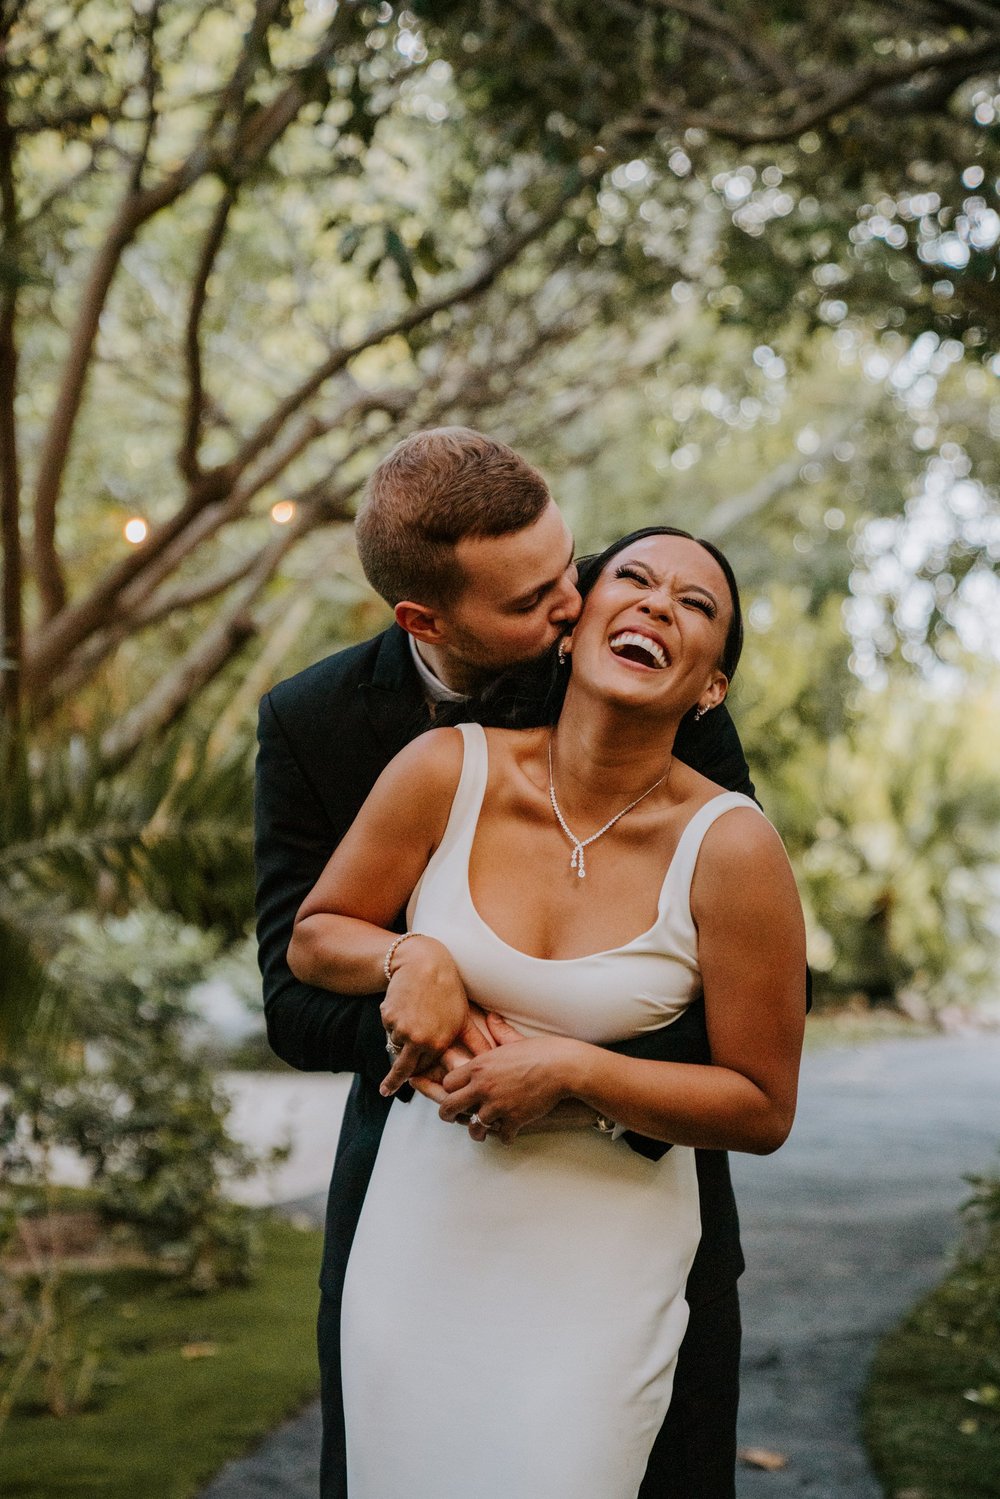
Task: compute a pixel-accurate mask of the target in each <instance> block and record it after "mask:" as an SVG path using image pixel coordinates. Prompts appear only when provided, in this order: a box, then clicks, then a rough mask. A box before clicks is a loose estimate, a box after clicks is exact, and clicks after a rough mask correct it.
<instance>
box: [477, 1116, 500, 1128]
mask: <svg viewBox="0 0 1000 1499" xmlns="http://www.w3.org/2000/svg"><path fill="white" fill-rule="evenodd" d="M469 1123H470V1124H478V1125H479V1127H480V1129H488V1130H497V1129H499V1128H500V1121H499V1120H497V1122H496V1123H495V1124H487V1123H486V1120H485V1119H480V1117H479V1115H478V1114H470V1115H469Z"/></svg>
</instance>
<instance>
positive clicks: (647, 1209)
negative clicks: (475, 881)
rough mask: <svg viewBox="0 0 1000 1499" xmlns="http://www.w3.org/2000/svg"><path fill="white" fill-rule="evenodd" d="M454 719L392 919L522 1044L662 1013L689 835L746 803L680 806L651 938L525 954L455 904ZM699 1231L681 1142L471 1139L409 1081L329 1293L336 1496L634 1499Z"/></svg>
mask: <svg viewBox="0 0 1000 1499" xmlns="http://www.w3.org/2000/svg"><path fill="white" fill-rule="evenodd" d="M461 729H462V734H463V737H464V741H465V757H464V763H463V768H462V775H461V779H460V782H459V785H458V789H457V791H456V793H455V799H454V803H453V806H452V810H451V815H450V818H449V821H448V826H447V829H446V832H445V836H444V838H443V840H442V842H441V844H440V847H439V848H438V849H437V851H436V852H435V854H434V856H433V858H432V859H431V861H430V863H429V864H428V866H427V869H426V870H425V872H424V874H423V876H422V878H421V881H420V884H419V885H418V887H417V889H416V890H415V891H414V893H413V896H412V898H411V900H410V904H409V907H408V912H407V916H408V925H409V927H410V928H412V929H413V930H415V931H420V932H426V933H428V934H430V935H432V936H434V937H437V938H438V939H439V940H440V941H442V942H443V943H444V944H445V946H446V947H447V948H448V949H449V951H450V952H451V953H452V955H453V956H454V958H455V961H456V963H457V965H458V968H459V971H460V972H461V975H462V978H463V980H464V982H465V985H466V988H467V990H468V992H469V995H470V997H471V998H472V999H473V1000H474V1001H475V1002H476V1003H477V1004H479V1005H481V1006H482V1007H483V1008H484V1009H491V1010H495V1011H498V1012H499V1013H501V1014H503V1015H506V1016H507V1018H508V1019H509V1020H510V1021H511V1022H512V1023H513V1024H514V1025H516V1026H517V1027H518V1028H519V1029H520V1030H522V1031H524V1032H525V1033H526V1034H529V1035H541V1034H545V1033H553V1034H558V1035H571V1036H576V1037H579V1038H580V1039H582V1040H586V1041H592V1042H599V1043H600V1042H603V1043H607V1042H611V1041H617V1040H622V1039H624V1038H625V1037H627V1036H633V1035H637V1034H639V1033H640V1032H643V1031H647V1030H651V1029H655V1028H658V1027H660V1026H665V1025H669V1024H670V1023H671V1021H673V1020H675V1019H676V1018H677V1017H678V1015H680V1014H681V1012H682V1011H683V1010H684V1009H685V1008H686V1006H687V1005H688V1004H689V1003H690V1002H691V1000H692V999H694V998H695V996H696V995H697V994H698V992H699V988H700V981H699V974H698V951H697V934H696V931H695V926H694V922H693V920H692V917H691V909H690V889H691V878H692V875H693V873H694V867H695V862H696V860H697V857H698V851H699V848H700V846H701V841H702V838H703V837H704V835H705V832H706V831H707V829H708V828H709V827H710V826H711V825H712V823H713V822H714V821H715V820H716V818H718V817H720V816H721V815H722V814H723V813H724V812H727V811H729V810H730V809H731V808H733V807H753V808H754V810H755V811H759V809H758V808H757V806H756V803H754V802H752V801H751V800H750V799H749V798H748V797H745V796H741V795H739V794H738V793H735V792H725V793H722V794H720V795H719V796H717V797H714V798H713V799H712V800H711V801H710V802H708V803H706V805H704V806H703V807H701V808H700V809H699V811H698V812H696V813H695V815H694V817H693V818H692V819H691V821H690V822H689V823H688V825H687V827H686V828H685V829H684V832H683V834H682V835H681V839H680V842H679V844H678V846H677V851H676V853H675V854H674V857H673V860H672V862H671V864H670V868H669V869H668V871H667V875H666V878H665V880H664V882H663V888H662V892H661V895H660V900H659V908H658V914H657V919H656V921H655V923H654V925H653V926H652V927H651V928H650V929H649V930H648V931H647V932H644V933H643V934H642V935H641V936H639V937H636V938H635V939H634V940H633V941H631V942H629V943H626V944H625V945H624V946H623V947H618V948H614V949H611V950H609V951H606V952H600V953H595V954H593V955H591V956H588V957H582V958H566V959H552V960H545V959H540V958H533V957H530V956H528V955H527V954H525V953H522V952H519V951H518V950H517V949H515V948H512V947H510V946H509V945H508V944H507V943H506V942H504V941H503V940H502V939H501V938H500V937H498V936H497V935H496V933H495V932H493V931H492V930H491V929H490V927H488V926H487V925H486V923H485V922H484V921H483V919H482V918H481V917H480V915H479V914H478V912H477V911H476V909H475V907H474V905H473V903H472V897H471V894H470V891H469V853H470V850H471V848H472V842H473V838H474V835H475V831H476V824H477V821H478V817H479V810H480V807H481V805H482V801H483V795H484V792H485V789H486V779H487V744H486V735H485V733H484V731H483V730H482V728H480V727H479V725H477V724H463V725H461ZM516 877H517V871H516V870H515V869H512V870H511V878H515V879H516ZM700 1232H701V1222H700V1216H699V1208H698V1182H697V1177H696V1172H695V1159H694V1152H693V1150H691V1149H688V1148H687V1147H682V1146H674V1148H673V1149H672V1150H669V1151H668V1152H667V1153H666V1154H665V1155H664V1156H663V1157H662V1158H661V1159H660V1160H659V1161H649V1160H646V1159H645V1158H644V1157H643V1156H640V1155H637V1154H636V1153H635V1152H634V1151H632V1150H631V1149H630V1148H629V1147H628V1145H627V1144H626V1143H625V1141H622V1140H617V1141H613V1140H612V1139H610V1137H608V1136H607V1135H600V1134H598V1133H597V1132H596V1131H593V1130H581V1131H565V1132H562V1133H555V1134H542V1135H527V1136H524V1137H521V1138H518V1139H516V1140H515V1141H514V1142H513V1144H511V1145H509V1146H505V1145H502V1144H500V1142H499V1141H496V1140H492V1139H487V1140H486V1141H485V1142H483V1143H481V1144H480V1143H476V1142H475V1141H473V1140H471V1139H470V1138H469V1135H468V1133H467V1131H466V1130H465V1129H464V1128H462V1127H461V1126H454V1125H446V1124H443V1123H442V1122H441V1120H440V1119H439V1118H438V1114H437V1107H436V1105H435V1104H433V1103H431V1102H430V1101H429V1100H427V1099H425V1098H423V1097H421V1096H420V1095H419V1094H418V1095H415V1096H414V1097H413V1099H412V1100H411V1102H410V1103H408V1104H407V1105H406V1106H405V1107H404V1106H402V1105H397V1106H395V1107H394V1108H392V1109H391V1110H390V1112H389V1117H388V1120H387V1122H386V1126H385V1132H384V1134H383V1136H382V1141H381V1145H380V1147H379V1154H378V1159H377V1161H376V1163H375V1168H374V1171H373V1174H372V1178H371V1182H370V1184H369V1187H368V1191H367V1194H366V1197H365V1202H364V1206H363V1208H362V1211H361V1216H360V1220H359V1223H358V1228H357V1233H356V1235H355V1238H354V1242H353V1245H352V1248H351V1254H350V1260H349V1264H348V1268H347V1274H346V1279H345V1286H344V1301H343V1315H342V1323H341V1340H342V1348H341V1353H342V1367H343V1379H344V1408H345V1417H346V1428H347V1467H348V1491H349V1494H350V1499H471V1496H474V1499H635V1496H636V1494H637V1493H638V1490H639V1485H640V1483H641V1482H642V1478H643V1474H644V1472H645V1468H646V1461H647V1458H648V1455H649V1450H650V1448H651V1446H652V1444H653V1439H654V1438H655V1436H656V1434H657V1432H658V1431H659V1429H660V1426H661V1425H662V1423H663V1418H664V1415H665V1414H666V1410H667V1406H668V1405H669V1403H670V1391H671V1385H672V1382H673V1374H674V1366H675V1363H676V1359H677V1350H678V1348H679V1347H680V1343H681V1339H682V1337H683V1336H684V1329H685V1327H686V1325H687V1316H688V1309H687V1303H686V1302H685V1300H684V1288H685V1283H686V1281H687V1276H688V1271H689V1269H690V1267H691V1262H692V1260H693V1258H694V1254H695V1250H696V1249H697V1247H698V1240H699V1236H700Z"/></svg>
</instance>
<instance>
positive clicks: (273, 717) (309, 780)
mask: <svg viewBox="0 0 1000 1499" xmlns="http://www.w3.org/2000/svg"><path fill="white" fill-rule="evenodd" d="M429 726H430V717H429V713H428V710H427V707H426V704H425V702H424V699H423V695H422V691H421V686H420V681H419V678H418V676H417V673H416V670H415V668H414V665H413V660H412V657H411V654H410V649H409V644H408V639H407V636H406V635H405V633H404V632H403V631H402V630H400V629H399V628H398V627H397V626H395V625H393V626H391V627H390V628H389V629H388V630H387V631H385V632H384V633H383V634H382V635H378V636H376V637H375V638H374V639H372V640H368V641H365V642H364V643H363V644H361V645H357V646H353V647H350V648H349V649H347V650H344V651H341V652H339V653H338V654H337V655H334V656H330V657H327V659H326V660H324V661H320V662H318V663H317V665H315V666H312V667H309V668H308V669H307V670H306V671H304V672H301V673H299V675H297V676H295V677H292V678H290V679H289V680H288V681H285V682H281V683H279V685H278V686H277V687H275V688H274V689H273V690H272V691H271V692H270V693H269V694H268V695H267V696H266V697H265V698H264V699H263V701H262V702H261V705H260V720H259V731H258V739H259V754H258V759H257V777H256V815H255V824H256V826H255V834H256V840H255V841H256V862H257V908H258V927H257V933H258V941H259V952H260V963H261V971H262V974H263V980H264V1007H265V1012H266V1016H267V1030H268V1039H269V1041H270V1043H271V1046H272V1047H273V1049H274V1050H275V1051H276V1052H277V1054H278V1056H280V1057H282V1058H283V1059H284V1060H285V1061H286V1062H289V1063H290V1064H291V1065H292V1066H293V1067H298V1068H301V1069H304V1070H306V1071H331V1072H345V1071H346V1072H354V1073H355V1074H357V1075H356V1078H355V1082H354V1085H353V1087H352V1090H351V1095H350V1098H349V1100H348V1104H347V1108H346V1111H345V1115H344V1123H343V1128H342V1131H341V1137H340V1143H339V1146H338V1152H337V1159H336V1163H335V1166H334V1172H333V1179H332V1181H331V1186H330V1197H329V1204H328V1211H327V1223H326V1240H325V1246H324V1255H323V1269H322V1274H321V1285H322V1287H323V1289H324V1291H326V1292H327V1293H328V1294H330V1295H333V1296H339V1292H340V1288H341V1284H342V1280H343V1274H344V1271H345V1268H346V1264H347V1257H348V1254H349V1251H350V1246H351V1240H352V1238H353V1235H354V1229H355V1226H356V1224H357V1220H358V1214H359V1213H360V1209H361V1205H362V1203H363V1201H364V1193H365V1189H366V1187H367V1183H368V1178H369V1175H370V1172H371V1169H372V1166H373V1164H374V1160H375V1156H376V1154H377V1151H378V1144H379V1139H380V1137H381V1132H382V1128H383V1125H384V1123H385V1118H386V1115H387V1113H388V1110H389V1108H390V1107H391V1106H392V1100H388V1099H384V1098H382V1096H381V1094H380V1093H379V1091H378V1085H379V1083H380V1082H381V1080H382V1078H383V1077H384V1075H385V1072H386V1069H387V1065H388V1064H387V1058H386V1051H385V1033H384V1031H383V1029H382V1024H381V1020H380V1018H379V1011H378V1004H377V1001H376V998H375V997H372V996H369V995H336V994H331V993H330V992H329V991H327V990H325V989H314V988H311V987H309V986H308V985H306V984H302V983H300V982H299V981H298V980H297V979H296V978H295V977H294V976H293V975H292V973H291V971H290V970H289V968H288V964H287V962H286V957H285V955H286V952H287V948H288V942H289V938H290V936H291V930H292V924H293V921H294V918H295V913H296V911H297V910H298V907H299V905H300V904H301V902H302V900H303V899H304V898H305V896H306V895H307V893H308V892H309V890H310V889H311V888H312V886H313V885H314V884H315V882H316V880H317V878H318V877H319V874H320V872H321V870H322V869H323V866H324V864H325V863H326V861H327V859H328V858H329V856H330V853H331V852H332V850H333V849H334V847H335V846H336V845H337V843H338V842H339V841H340V839H341V838H342V837H343V835H344V833H345V832H346V831H347V829H348V827H349V826H350V824H351V823H352V821H353V820H354V818H355V816H356V815H357V813H358V811H359V809H360V807H361V804H362V803H363V802H364V800H365V798H366V797H367V795H368V793H369V791H370V790H371V788H372V786H373V785H374V783H375V781H376V780H377V778H378V776H379V774H380V773H381V771H382V770H383V769H384V767H385V766H386V764H388V762H389V760H390V759H392V757H393V756H394V755H395V754H396V753H397V752H398V751H399V750H400V749H402V748H403V746H404V745H405V744H407V743H408V742H409V741H410V740H411V739H412V738H414V737H415V736H416V735H417V734H419V733H421V732H422V731H423V730H424V729H426V728H428V727H429ZM674 749H675V753H676V754H677V755H678V756H679V757H680V758H681V759H682V760H685V761H686V762H687V763H688V764H690V765H692V766H693V767H694V768H695V769H696V770H699V771H700V772H701V773H702V774H703V775H706V776H708V777H709V779H711V780H713V781H716V782H717V783H718V784H719V785H720V786H723V787H725V788H726V789H727V790H731V791H741V792H743V793H745V794H746V795H748V796H752V795H753V785H752V783H751V781H750V777H749V772H748V770H747V765H746V760H745V759H744V756H743V751H742V748H741V746H740V742H739V738H738V736H737V733H736V730H735V728H734V726H733V723H732V719H731V718H730V716H729V713H728V711H727V709H726V708H725V706H724V705H723V706H722V707H720V708H717V709H716V710H715V711H714V712H712V713H711V714H709V715H707V717H706V718H704V719H703V720H702V721H701V722H700V723H698V724H697V725H694V724H691V725H688V724H687V723H685V724H683V725H682V726H681V730H680V732H679V733H678V737H677V741H676V743H675V746H674ZM615 1049H616V1050H620V1051H623V1052H625V1053H627V1054H628V1055H630V1056H643V1057H651V1058H653V1059H656V1060H671V1061H672V1060H677V1061H689V1062H708V1061H709V1060H710V1052H709V1046H708V1037H707V1032H706V1029H705V1016H704V1007H703V1005H702V1004H701V1002H700V1001H698V1002H696V1003H695V1004H693V1005H692V1006H690V1008H689V1009H688V1010H687V1011H686V1012H685V1014H684V1015H682V1016H681V1017H680V1018H679V1019H678V1020H677V1021H675V1022H674V1023H673V1024H672V1025H670V1026H667V1027H665V1028H664V1029H662V1030H658V1031H652V1032H649V1033H648V1034H646V1035H643V1036H641V1037H638V1038H636V1039H634V1040H631V1041H628V1042H623V1043H620V1044H619V1045H618V1046H617V1047H616V1048H615ZM408 1096H409V1094H408V1091H407V1090H404V1092H402V1093H401V1094H400V1095H399V1097H400V1099H401V1100H402V1101H403V1102H405V1101H406V1099H407V1098H408ZM625 1138H626V1139H627V1141H628V1143H629V1144H630V1145H631V1147H632V1148H633V1149H636V1150H639V1151H640V1152H642V1153H643V1154H645V1155H647V1156H650V1157H653V1158H656V1157H658V1156H660V1155H662V1154H663V1152H664V1151H665V1150H667V1149H669V1148H670V1147H669V1146H666V1145H664V1144H662V1143H661V1142H659V1141H653V1140H646V1139H644V1138H643V1137H642V1136H638V1135H633V1134H631V1133H630V1134H628V1135H626V1137H625ZM697 1163H698V1178H699V1187H700V1192H701V1206H702V1241H701V1246H700V1248H699V1251H698V1255H697V1258H696V1260H695V1263H694V1266H693V1268H692V1271H691V1277H690V1279H689V1282H688V1299H689V1301H691V1302H692V1304H697V1303H698V1302H700V1301H703V1300H707V1299H710V1298H711V1297H712V1296H713V1295H716V1294H718V1293H719V1291H720V1290H724V1289H725V1288H726V1287H728V1286H729V1285H731V1284H732V1283H733V1282H734V1281H735V1280H736V1278H737V1277H738V1276H739V1274H740V1272H741V1270H742V1268H743V1259H742V1254H741V1250H740V1243H739V1224H738V1220H737V1216H736V1207H735V1202H734V1199H733V1193H732V1187H731V1184H730V1180H729V1168H728V1161H727V1157H726V1155H725V1154H724V1153H723V1152H721V1151H698V1152H697Z"/></svg>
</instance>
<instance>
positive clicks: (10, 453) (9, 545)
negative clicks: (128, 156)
mask: <svg viewBox="0 0 1000 1499" xmlns="http://www.w3.org/2000/svg"><path fill="white" fill-rule="evenodd" d="M14 151H15V135H14V132H13V130H12V129H11V127H10V123H9V120H8V117H7V73H6V69H5V68H3V64H2V59H0V222H2V224H3V237H4V247H5V250H6V253H7V256H8V257H9V258H10V259H11V260H12V261H15V262H16V256H17V251H18V245H19V241H20V232H19V229H20V226H19V223H18V206H17V197H16V190H15V186H14ZM17 297H18V284H17V277H16V274H15V266H11V274H10V275H9V276H8V277H7V278H6V279H5V282H4V284H3V287H2V291H0V539H2V541H3V562H2V567H3V577H2V583H0V609H2V620H3V635H2V638H0V713H2V715H3V716H4V717H5V718H6V719H7V720H8V722H9V723H12V724H14V725H16V723H17V720H18V718H19V716H20V706H21V658H22V655H23V651H24V620H23V609H24V580H23V564H22V553H21V476H20V469H19V464H18V453H17V418H16V415H15V398H16V395H17V341H16V337H15V329H16V326H17Z"/></svg>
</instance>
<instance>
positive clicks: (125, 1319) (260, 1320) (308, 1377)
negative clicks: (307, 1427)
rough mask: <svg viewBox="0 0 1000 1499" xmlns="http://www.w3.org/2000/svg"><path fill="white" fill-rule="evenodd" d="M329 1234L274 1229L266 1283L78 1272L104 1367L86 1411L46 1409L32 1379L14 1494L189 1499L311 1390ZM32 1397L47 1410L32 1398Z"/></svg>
mask: <svg viewBox="0 0 1000 1499" xmlns="http://www.w3.org/2000/svg"><path fill="white" fill-rule="evenodd" d="M320 1245H321V1235H320V1234H319V1233H318V1232H314V1231H311V1230H310V1231H303V1230H301V1229H298V1228H295V1227H293V1226H292V1225H291V1224H288V1223H285V1222H282V1221H280V1220H274V1221H265V1222H264V1223H263V1225H262V1252H261V1256H260V1264H259V1271H258V1275H257V1278H256V1280H255V1283H254V1284H253V1285H252V1286H250V1287H248V1288H246V1289H234V1290H226V1291H221V1292H218V1293H216V1294H214V1295H210V1296H201V1297H195V1296H182V1295H179V1294H178V1293H177V1291H176V1289H175V1288H174V1287H173V1286H171V1285H169V1284H168V1283H166V1282H164V1281H163V1279H161V1278H160V1277H158V1276H156V1275H154V1274H152V1273H150V1272H146V1271H135V1270H132V1271H126V1270H119V1271H114V1272H103V1273H101V1274H99V1275H93V1274H87V1275H82V1276H80V1277H79V1278H77V1279H76V1280H75V1282H74V1284H73V1286H72V1288H71V1289H72V1291H79V1293H80V1300H81V1302H82V1307H81V1311H80V1313H79V1335H80V1337H81V1338H86V1336H87V1335H89V1334H95V1335H96V1336H97V1338H98V1339H99V1342H100V1346H101V1349H102V1357H101V1365H102V1370H103V1371H105V1373H106V1374H107V1375H108V1376H110V1377H109V1378H107V1379H106V1380H104V1381H102V1382H101V1383H100V1384H99V1385H98V1386H97V1388H96V1392H95V1398H94V1405H93V1408H92V1409H90V1410H87V1411H85V1412H84V1413H83V1414H80V1415H75V1416H69V1417H65V1418H63V1419H57V1418H56V1417H53V1416H51V1415H47V1414H39V1413H38V1394H39V1391H38V1387H37V1386H35V1388H34V1389H32V1388H31V1387H30V1386H29V1387H28V1389H27V1391H26V1392H25V1399H24V1401H23V1402H22V1403H21V1405H20V1406H19V1407H18V1409H17V1410H16V1411H15V1415H14V1417H13V1419H12V1420H11V1422H10V1424H9V1425H8V1426H7V1428H6V1430H5V1431H4V1432H3V1433H2V1434H0V1493H2V1494H3V1495H4V1499H63V1496H66V1499H70V1496H71V1495H72V1496H73V1499H81V1496H86V1495H100V1496H101V1499H139V1496H141V1499H187V1496H189V1495H192V1494H194V1493H196V1492H197V1490H198V1488H199V1486H200V1485H201V1484H202V1483H203V1482H204V1481H205V1480H207V1479H208V1478H210V1477H211V1476H212V1474H213V1473H215V1472H216V1471H217V1470H218V1468H220V1467H221V1466H222V1464H223V1463H224V1462H225V1461H226V1459H227V1458H230V1457H233V1456H235V1455H237V1454H238V1453H240V1452H242V1451H244V1450H245V1449H246V1448H247V1447H248V1446H250V1445H251V1444H252V1442H253V1441H254V1439H255V1438H256V1437H259V1436H261V1435H263V1434H264V1433H265V1432H267V1431H269V1430H270V1429H271V1427H273V1426H274V1425H276V1424H277V1423H278V1422H279V1421H280V1420H281V1419H282V1417H284V1416H287V1415H289V1414H291V1413H292V1412H293V1411H295V1410H296V1409H297V1408H298V1407H300V1406H301V1405H302V1404H303V1403H304V1402H305V1401H306V1400H307V1399H308V1397H309V1396H311V1395H312V1394H313V1393H314V1391H315V1389H316V1387H317V1383H318V1375H317V1372H316V1354H315V1336H314V1330H315V1319H316V1305H317V1299H318V1293H317V1289H316V1278H317V1274H318V1269H319V1258H320ZM32 1400H33V1401H34V1407H32V1403H31V1402H32Z"/></svg>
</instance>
